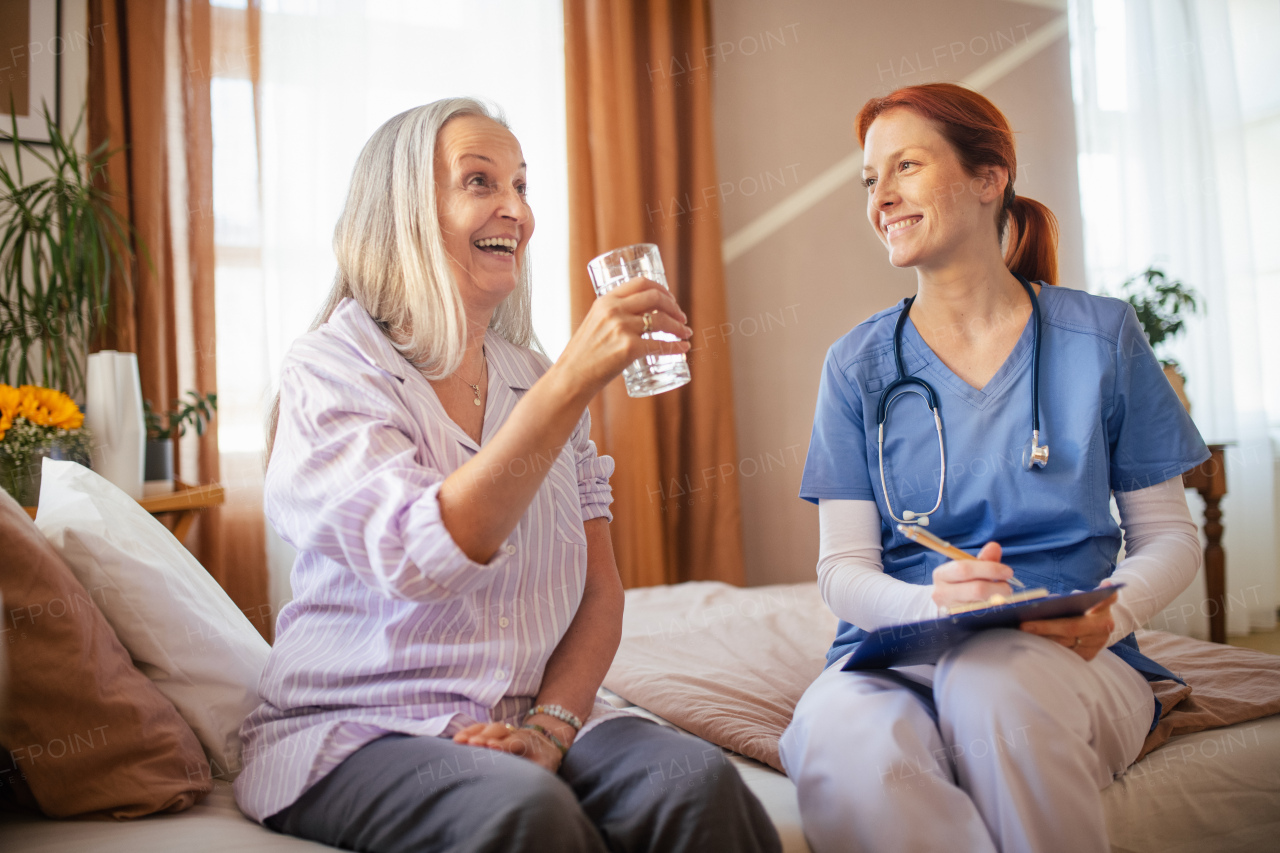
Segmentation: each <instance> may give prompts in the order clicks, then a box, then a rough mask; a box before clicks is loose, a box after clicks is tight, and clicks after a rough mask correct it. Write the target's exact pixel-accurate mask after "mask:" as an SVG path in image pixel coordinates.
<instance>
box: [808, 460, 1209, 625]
mask: <svg viewBox="0 0 1280 853" xmlns="http://www.w3.org/2000/svg"><path fill="white" fill-rule="evenodd" d="M1115 496H1116V505H1117V506H1118V507H1119V509H1120V526H1121V528H1122V529H1123V531H1124V544H1125V558H1124V560H1123V561H1121V563H1120V564H1119V565H1118V566H1117V567H1116V570H1115V573H1114V574H1113V575H1112V576H1111V579H1112V580H1113V581H1114V582H1116V583H1124V584H1125V588H1124V589H1122V590H1121V591H1120V596H1119V599H1118V600H1117V602H1116V603H1115V604H1114V605H1113V606H1112V608H1111V614H1112V617H1113V618H1114V619H1115V623H1116V627H1115V630H1114V631H1113V632H1112V634H1111V638H1110V642H1111V643H1114V642H1116V641H1118V640H1120V639H1121V638H1123V637H1125V636H1128V634H1129V633H1130V632H1132V631H1133V630H1134V629H1136V628H1138V627H1140V626H1141V625H1142V624H1144V623H1145V622H1146V621H1147V620H1148V619H1150V618H1151V617H1152V616H1154V615H1155V614H1157V613H1159V612H1160V611H1161V610H1163V609H1164V608H1165V607H1167V606H1168V605H1169V603H1170V602H1171V601H1173V599H1174V598H1175V597H1177V595H1178V593H1180V592H1182V590H1184V589H1186V588H1187V587H1188V586H1189V585H1190V584H1191V582H1192V581H1193V580H1194V579H1195V576H1196V572H1197V571H1198V570H1199V568H1200V559H1201V557H1200V537H1199V533H1198V530H1197V528H1196V525H1195V522H1194V521H1192V520H1191V513H1190V511H1189V510H1188V509H1187V502H1186V498H1185V497H1184V494H1183V486H1182V478H1181V477H1175V478H1173V479H1171V480H1168V481H1166V482H1164V483H1160V484H1159V485H1156V486H1151V487H1149V488H1145V489H1138V490H1136V491H1132V492H1116V493H1115ZM818 518H819V528H820V545H819V555H818V587H819V589H820V590H821V592H822V597H823V600H824V601H826V603H827V606H828V607H830V608H831V611H832V612H833V613H835V614H836V615H837V616H839V617H840V618H841V619H843V620H845V621H846V622H849V623H851V624H854V625H857V626H858V627H859V628H862V629H864V630H868V631H870V630H874V629H876V628H879V627H882V626H885V625H900V624H902V623H904V622H918V621H921V620H924V619H935V618H937V617H938V615H939V609H938V606H937V605H936V604H934V602H933V585H932V584H911V583H906V582H905V581H900V580H897V579H895V578H892V577H890V576H889V575H886V574H885V573H884V567H883V565H882V563H881V546H880V512H879V510H878V509H877V508H876V504H875V502H874V501H850V500H823V501H819V502H818Z"/></svg>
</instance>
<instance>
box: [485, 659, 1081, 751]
mask: <svg viewBox="0 0 1280 853" xmlns="http://www.w3.org/2000/svg"><path fill="white" fill-rule="evenodd" d="M1076 642H1077V643H1078V642H1079V641H1078V640H1077V641H1076ZM504 725H505V726H506V727H507V731H509V732H514V731H518V729H516V727H515V726H513V725H511V724H510V723H504Z"/></svg>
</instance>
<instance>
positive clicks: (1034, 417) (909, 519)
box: [876, 273, 1048, 525]
mask: <svg viewBox="0 0 1280 853" xmlns="http://www.w3.org/2000/svg"><path fill="white" fill-rule="evenodd" d="M1014 276H1015V277H1016V278H1017V279H1018V282H1019V283H1020V284H1021V285H1022V288H1023V290H1025V291H1026V292H1027V296H1028V297H1029V298H1030V299H1031V319H1032V328H1031V456H1030V457H1029V462H1028V467H1029V468H1030V467H1031V465H1032V464H1034V465H1036V466H1038V467H1044V463H1045V460H1047V458H1048V448H1047V447H1039V450H1040V451H1043V459H1042V460H1041V461H1036V459H1037V447H1038V445H1039V441H1040V300H1039V299H1037V298H1036V292H1035V288H1033V287H1032V286H1031V282H1029V281H1027V280H1026V279H1025V278H1023V277H1022V276H1020V275H1018V274H1017V273H1014ZM915 299H916V298H915V296H914V295H912V296H909V297H907V301H906V304H905V305H903V306H902V313H901V314H899V315H898V322H897V324H896V325H895V326H894V329H893V362H894V367H895V368H896V370H897V377H896V378H895V379H894V380H893V381H892V382H890V383H889V384H888V386H886V387H885V389H884V391H882V392H881V393H880V402H879V404H878V405H877V407H876V447H877V451H878V455H879V457H880V458H879V462H880V488H881V490H882V491H883V492H884V502H885V506H886V507H888V509H889V517H890V518H892V519H893V520H894V521H895V522H898V523H900V524H921V525H927V524H928V523H929V516H931V515H933V513H935V512H937V511H938V509H939V508H940V507H941V506H942V495H943V491H944V489H945V488H946V484H947V450H946V442H945V440H944V439H943V435H942V413H941V410H940V405H939V402H938V394H937V392H936V391H935V390H934V389H933V386H932V385H930V384H929V383H928V382H927V381H925V380H924V379H922V378H920V377H919V376H911V375H909V374H908V373H907V370H906V365H905V364H904V363H903V360H902V330H903V327H904V326H906V323H907V315H908V314H909V313H910V311H911V304H912V303H913V302H915ZM906 385H915V386H918V388H911V389H904V386H906ZM900 389H902V390H900ZM921 389H922V390H921ZM895 392H899V393H895ZM903 394H919V395H920V396H921V397H922V398H924V401H925V404H926V405H928V407H929V410H930V411H931V412H932V413H933V421H934V424H935V426H936V427H937V431H938V456H939V459H940V460H941V462H942V470H941V473H940V476H939V479H938V500H937V501H936V502H935V503H934V505H933V508H932V509H930V510H928V511H927V512H913V511H911V510H903V514H902V515H903V517H902V518H899V517H898V516H897V515H896V514H895V513H894V511H893V503H892V502H891V501H890V500H889V488H888V484H887V482H886V478H885V474H884V433H885V423H886V422H887V421H888V419H889V407H890V406H891V405H892V404H893V402H894V401H895V400H897V399H898V398H899V397H901V396H902V395H903Z"/></svg>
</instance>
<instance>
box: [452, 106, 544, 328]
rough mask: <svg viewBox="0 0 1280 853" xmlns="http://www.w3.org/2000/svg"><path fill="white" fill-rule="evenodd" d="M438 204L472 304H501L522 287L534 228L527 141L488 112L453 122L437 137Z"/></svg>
mask: <svg viewBox="0 0 1280 853" xmlns="http://www.w3.org/2000/svg"><path fill="white" fill-rule="evenodd" d="M435 173H436V206H437V212H438V214H439V217H440V229H441V231H442V232H443V237H444V246H445V251H446V252H447V253H448V255H449V262H450V265H451V266H452V267H453V274H454V277H455V279H456V281H457V283H458V288H459V289H460V290H461V292H462V298H463V301H464V302H465V303H466V304H467V306H468V309H469V310H470V309H472V308H481V309H485V310H489V309H492V308H496V307H497V306H498V303H500V302H501V301H502V300H503V299H505V298H506V297H507V295H508V294H509V293H511V291H512V290H513V289H515V286H516V273H517V270H518V268H519V264H521V263H522V262H523V261H524V250H525V247H526V246H527V245H528V244H529V237H530V235H532V234H533V212H532V211H531V210H530V209H529V204H528V202H527V201H526V199H525V163H524V155H523V154H522V153H521V151H520V143H519V142H518V141H517V140H516V138H515V136H513V135H512V133H511V131H509V130H507V129H506V128H505V127H503V126H502V125H500V124H498V123H497V122H496V121H493V120H492V119H488V118H485V117H483V116H474V115H469V116H460V117H458V118H455V119H452V120H451V121H449V122H448V123H447V124H446V125H445V126H444V128H443V129H442V130H441V131H440V136H439V138H438V139H437V140H436V159H435Z"/></svg>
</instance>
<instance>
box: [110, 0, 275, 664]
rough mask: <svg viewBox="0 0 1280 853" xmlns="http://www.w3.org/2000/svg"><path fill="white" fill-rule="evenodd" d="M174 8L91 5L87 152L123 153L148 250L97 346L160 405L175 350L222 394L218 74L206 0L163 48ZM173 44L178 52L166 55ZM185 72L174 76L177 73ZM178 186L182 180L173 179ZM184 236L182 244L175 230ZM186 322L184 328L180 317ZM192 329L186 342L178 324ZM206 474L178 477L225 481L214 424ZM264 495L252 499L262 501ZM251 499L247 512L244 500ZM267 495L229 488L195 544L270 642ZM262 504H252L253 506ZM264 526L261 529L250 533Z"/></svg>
mask: <svg viewBox="0 0 1280 853" xmlns="http://www.w3.org/2000/svg"><path fill="white" fill-rule="evenodd" d="M165 8H166V4H164V3H156V2H154V1H153V0H90V4H89V14H90V27H91V30H90V31H91V32H93V33H95V38H94V39H93V41H92V43H91V47H90V58H89V63H90V65H89V95H88V130H89V147H90V149H93V148H95V147H96V146H97V145H99V144H100V143H101V142H103V141H104V140H109V141H110V148H111V149H113V150H115V152H116V153H115V154H114V156H112V158H111V160H110V162H109V164H108V168H107V179H108V181H109V182H110V185H111V188H112V189H113V190H114V191H115V207H116V210H117V212H118V213H119V214H120V215H121V216H122V217H123V218H124V219H125V221H127V222H129V223H130V224H131V225H132V227H133V229H134V231H135V233H136V237H137V239H138V240H139V241H141V243H142V244H143V245H144V246H145V249H146V251H145V252H142V251H136V250H137V249H138V248H139V247H137V246H135V256H136V257H137V260H136V261H135V263H134V265H133V268H132V269H131V270H126V271H123V274H122V275H121V276H119V277H118V279H117V280H116V281H114V282H113V283H112V289H111V310H110V318H109V320H108V323H107V327H106V328H105V329H104V330H103V331H102V334H101V335H100V338H99V340H98V341H97V346H96V348H102V349H106V348H111V349H118V350H121V351H125V352H136V353H137V354H138V368H139V372H140V374H141V379H142V394H143V397H144V398H146V399H148V400H151V401H152V403H153V404H155V405H156V406H157V407H161V406H164V405H166V404H167V403H168V402H169V401H171V400H173V399H174V398H176V397H178V396H179V394H180V393H182V392H185V391H187V390H188V388H186V387H180V386H181V385H182V383H181V382H180V379H179V352H180V350H182V351H183V355H185V356H188V357H190V359H191V360H192V363H193V364H194V376H193V377H190V378H189V380H188V381H194V384H195V388H196V389H197V390H199V391H201V392H203V393H211V392H213V393H216V391H217V386H218V378H217V359H216V352H217V337H216V326H215V324H214V293H215V291H214V267H215V257H214V231H213V227H214V219H213V131H212V120H211V108H210V80H211V73H212V67H213V64H212V56H211V27H210V8H209V2H208V0H179V2H178V3H177V5H176V9H177V21H176V24H177V26H176V30H177V44H174V45H169V44H167V43H166V23H167V22H166V15H165ZM169 48H172V51H170V50H168V49H169ZM175 74H176V75H177V76H178V79H177V80H176V81H175V80H173V79H172V78H173V75H175ZM170 83H176V84H177V86H178V87H179V92H180V95H181V116H180V117H179V116H174V115H170V114H169V111H168V110H167V109H166V106H167V103H168V102H167V100H166V92H167V91H168V90H167V86H168V85H169V84H170ZM174 121H180V122H181V124H182V127H181V131H182V134H181V135H182V138H183V140H184V145H183V151H182V152H181V153H182V157H181V158H179V159H180V160H182V161H184V162H185V164H186V168H185V171H184V172H183V173H180V174H172V173H171V170H170V168H169V164H170V155H171V154H172V153H174V152H171V151H170V148H169V145H168V139H169V136H168V134H169V126H170V123H171V122H174ZM175 182H177V183H176V184H175ZM176 185H180V188H181V189H182V190H184V192H183V193H180V194H179V196H180V197H185V199H186V209H185V210H172V209H171V205H170V198H171V193H172V192H173V190H174V189H175V186H176ZM178 234H181V235H184V236H185V238H186V239H185V243H186V251H185V252H183V253H182V254H181V256H175V250H174V246H175V244H176V245H178V246H181V245H182V241H181V240H175V235H178ZM179 272H182V273H183V275H182V276H181V278H182V279H183V280H184V281H186V280H189V282H190V295H189V299H188V300H185V302H186V303H187V304H188V305H189V308H188V309H186V310H189V311H190V316H187V317H181V318H180V317H179V316H178V314H177V311H178V308H177V304H178V301H179V300H177V299H176V298H175V281H176V280H178V278H179V275H178V273H179ZM180 320H181V321H182V322H181V323H180V322H179V321H180ZM180 325H184V326H186V327H187V328H189V329H190V335H189V336H188V337H186V338H184V339H181V340H180V338H183V337H184V336H181V335H180V334H179V331H178V330H179V326H180ZM197 460H198V462H197V464H198V470H197V471H194V472H183V471H181V464H180V455H179V454H177V453H175V459H174V463H175V472H174V473H175V475H176V476H178V477H179V478H181V479H183V480H185V481H187V482H199V483H214V482H219V481H220V480H221V477H222V474H223V472H222V471H221V466H220V458H219V454H218V436H217V420H216V419H215V420H214V422H213V425H212V426H211V428H210V429H209V430H207V431H206V432H205V434H204V436H203V437H201V438H200V439H199V446H198V454H197ZM255 497H256V503H255ZM246 498H247V503H248V504H250V505H251V506H250V508H249V509H248V511H246V510H245V509H244V507H243V506H241V504H242V503H245V502H246ZM260 506H261V496H260V495H258V496H253V495H251V494H250V495H248V496H246V495H245V494H244V493H241V492H238V491H237V490H234V489H228V490H227V503H226V504H225V505H224V506H223V507H215V508H212V509H206V510H204V511H203V512H202V513H201V514H200V517H199V519H198V520H197V522H196V525H195V528H194V529H193V531H192V532H191V534H189V536H188V545H189V546H190V547H191V550H192V552H193V553H194V554H195V556H196V557H197V558H198V559H199V560H200V562H201V564H202V565H204V567H205V568H206V569H207V570H208V571H209V574H210V575H212V576H213V577H214V578H215V579H216V580H217V581H218V582H219V583H220V584H222V586H223V588H224V589H226V591H227V594H228V595H230V596H231V598H232V600H233V601H235V602H236V604H237V605H238V606H240V608H241V609H242V610H243V611H244V612H245V614H246V615H247V616H248V617H249V618H250V619H251V620H252V621H254V625H255V627H257V628H258V630H259V631H260V632H261V633H262V634H263V636H265V637H267V638H268V639H270V636H271V619H270V618H269V613H270V608H269V607H268V606H267V573H266V552H265V547H264V544H263V542H264V540H263V534H262V523H261V511H260ZM255 508H256V509H255ZM255 522H256V525H257V528H256V530H255V529H254V523H255Z"/></svg>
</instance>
